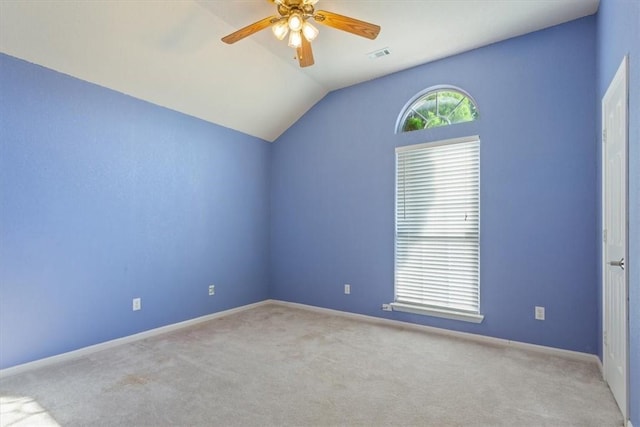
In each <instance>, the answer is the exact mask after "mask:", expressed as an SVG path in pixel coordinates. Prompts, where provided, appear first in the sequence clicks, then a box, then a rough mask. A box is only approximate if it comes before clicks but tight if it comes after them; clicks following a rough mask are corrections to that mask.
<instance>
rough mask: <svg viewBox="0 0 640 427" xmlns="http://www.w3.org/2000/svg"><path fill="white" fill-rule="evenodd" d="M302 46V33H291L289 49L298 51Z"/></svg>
mask: <svg viewBox="0 0 640 427" xmlns="http://www.w3.org/2000/svg"><path fill="white" fill-rule="evenodd" d="M301 46H302V36H301V34H300V31H291V33H290V34H289V47H292V48H294V49H297V48H299V47H301Z"/></svg>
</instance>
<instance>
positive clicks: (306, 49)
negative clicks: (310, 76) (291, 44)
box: [297, 36, 314, 68]
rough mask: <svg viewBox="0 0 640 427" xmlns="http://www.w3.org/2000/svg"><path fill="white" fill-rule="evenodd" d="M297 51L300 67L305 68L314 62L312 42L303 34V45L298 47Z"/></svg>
mask: <svg viewBox="0 0 640 427" xmlns="http://www.w3.org/2000/svg"><path fill="white" fill-rule="evenodd" d="M297 52H298V62H299V63H300V67H302V68H304V67H308V66H310V65H313V64H314V62H313V51H312V50H311V43H309V41H308V40H307V39H306V38H305V37H304V36H302V46H301V47H299V48H298V49H297Z"/></svg>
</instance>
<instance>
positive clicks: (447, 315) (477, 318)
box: [390, 302, 484, 323]
mask: <svg viewBox="0 0 640 427" xmlns="http://www.w3.org/2000/svg"><path fill="white" fill-rule="evenodd" d="M390 305H391V308H392V309H393V311H402V312H404V313H412V314H422V315H424V316H432V317H442V318H444V319H452V320H461V321H463V322H471V323H482V321H483V320H484V315H482V314H471V313H461V312H458V311H449V310H442V309H437V308H426V307H420V306H417V305H411V304H404V303H401V302H392V303H391V304H390Z"/></svg>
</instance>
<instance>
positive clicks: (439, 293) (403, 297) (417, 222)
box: [392, 136, 483, 323]
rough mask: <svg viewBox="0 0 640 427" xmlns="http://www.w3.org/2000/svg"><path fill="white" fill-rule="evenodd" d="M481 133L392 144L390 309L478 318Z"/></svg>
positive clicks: (468, 318)
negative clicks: (393, 232)
mask: <svg viewBox="0 0 640 427" xmlns="http://www.w3.org/2000/svg"><path fill="white" fill-rule="evenodd" d="M479 175H480V139H479V138H478V137H477V136H474V137H468V138H458V139H454V140H447V141H441V142H436V143H427V144H419V145H413V146H408V147H400V148H397V149H396V235H395V301H394V303H392V307H393V309H394V310H398V311H409V312H412V313H421V314H430V315H435V316H439V317H447V318H454V319H460V320H468V321H472V322H476V323H479V322H481V321H482V319H483V316H482V315H480V286H479V265H480V247H479V243H480V239H479V236H480V230H479V228H480V221H479V219H480V197H479V187H480V186H479V181H480V179H479Z"/></svg>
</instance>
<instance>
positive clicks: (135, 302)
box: [132, 298, 142, 311]
mask: <svg viewBox="0 0 640 427" xmlns="http://www.w3.org/2000/svg"><path fill="white" fill-rule="evenodd" d="M132 309H133V311H138V310H140V309H142V299H141V298H134V299H133V303H132Z"/></svg>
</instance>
